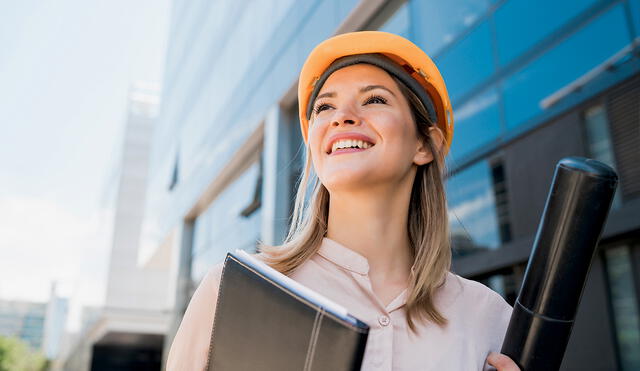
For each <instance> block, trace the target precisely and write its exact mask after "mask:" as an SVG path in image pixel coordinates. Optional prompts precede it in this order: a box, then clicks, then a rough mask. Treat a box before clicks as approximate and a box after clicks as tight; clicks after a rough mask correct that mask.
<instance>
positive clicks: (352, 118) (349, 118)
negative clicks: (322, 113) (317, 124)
mask: <svg viewBox="0 0 640 371" xmlns="http://www.w3.org/2000/svg"><path fill="white" fill-rule="evenodd" d="M359 123H360V119H359V118H358V116H357V115H355V114H354V113H353V112H352V111H351V110H348V109H342V110H338V111H337V112H336V115H335V116H334V118H333V121H332V123H331V126H340V125H355V124H359Z"/></svg>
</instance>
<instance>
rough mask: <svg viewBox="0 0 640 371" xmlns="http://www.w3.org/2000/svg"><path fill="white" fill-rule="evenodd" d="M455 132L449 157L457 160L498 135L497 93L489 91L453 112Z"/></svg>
mask: <svg viewBox="0 0 640 371" xmlns="http://www.w3.org/2000/svg"><path fill="white" fill-rule="evenodd" d="M453 119H454V123H455V124H454V125H455V132H454V135H453V141H452V142H451V156H452V157H453V158H454V159H456V160H459V159H461V158H463V157H464V156H466V155H467V154H469V153H470V152H472V151H474V150H476V149H478V148H480V147H482V146H483V145H486V144H488V143H490V142H491V141H492V140H494V139H495V138H497V137H498V136H499V135H500V110H499V108H498V93H497V91H496V89H493V88H492V89H489V90H488V91H487V92H485V93H482V94H480V95H478V96H476V97H475V98H473V99H472V100H470V101H468V102H467V103H465V104H464V105H463V106H461V107H457V108H455V110H454V112H453Z"/></svg>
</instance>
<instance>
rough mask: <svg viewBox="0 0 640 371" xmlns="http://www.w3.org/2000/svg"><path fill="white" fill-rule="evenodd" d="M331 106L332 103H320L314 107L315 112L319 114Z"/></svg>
mask: <svg viewBox="0 0 640 371" xmlns="http://www.w3.org/2000/svg"><path fill="white" fill-rule="evenodd" d="M329 108H331V105H329V104H327V103H320V104H318V105H317V106H316V108H314V109H313V112H314V113H315V114H316V115H317V114H319V113H320V112H322V111H324V110H327V109H329Z"/></svg>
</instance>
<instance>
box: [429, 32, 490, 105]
mask: <svg viewBox="0 0 640 371" xmlns="http://www.w3.org/2000/svg"><path fill="white" fill-rule="evenodd" d="M436 64H437V65H438V68H439V69H440V72H441V73H442V76H443V77H444V80H445V82H446V84H447V90H448V92H449V96H450V97H451V99H452V100H453V102H454V104H455V100H456V98H459V97H460V96H461V95H463V94H464V93H466V92H468V91H469V90H471V89H472V88H473V87H475V86H476V85H478V83H480V82H482V81H483V80H485V79H486V78H487V77H489V76H490V75H491V74H492V73H493V71H494V68H493V57H492V55H491V33H490V29H489V24H488V23H486V22H485V23H482V24H481V25H480V26H478V27H477V28H476V29H475V30H473V32H472V33H471V34H469V35H468V36H467V37H465V38H464V39H462V40H460V41H459V42H457V43H456V44H455V45H453V46H452V47H451V49H448V50H447V51H446V52H445V53H443V54H442V55H441V56H439V57H438V58H437V61H436Z"/></svg>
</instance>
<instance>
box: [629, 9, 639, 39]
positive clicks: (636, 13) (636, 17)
mask: <svg viewBox="0 0 640 371" xmlns="http://www.w3.org/2000/svg"><path fill="white" fill-rule="evenodd" d="M629 6H630V7H631V15H632V17H633V27H634V29H635V32H636V34H635V35H634V37H640V0H629Z"/></svg>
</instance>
